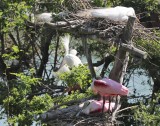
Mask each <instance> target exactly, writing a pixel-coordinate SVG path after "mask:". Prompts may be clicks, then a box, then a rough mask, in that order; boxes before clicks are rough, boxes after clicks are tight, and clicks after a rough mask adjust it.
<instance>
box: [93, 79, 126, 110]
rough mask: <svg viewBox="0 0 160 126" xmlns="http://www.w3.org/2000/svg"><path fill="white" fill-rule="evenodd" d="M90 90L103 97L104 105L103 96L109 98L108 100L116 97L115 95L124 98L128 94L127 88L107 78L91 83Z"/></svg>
mask: <svg viewBox="0 0 160 126" xmlns="http://www.w3.org/2000/svg"><path fill="white" fill-rule="evenodd" d="M91 88H92V90H93V92H95V93H98V94H100V95H101V96H103V102H104V103H105V96H109V99H110V96H117V95H124V96H125V95H127V94H128V88H127V87H125V86H123V85H122V84H120V83H118V82H116V81H114V80H112V79H109V78H103V79H100V80H93V83H92V84H91ZM104 103H103V108H102V112H103V109H104Z"/></svg>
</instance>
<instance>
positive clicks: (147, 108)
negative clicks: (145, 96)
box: [134, 93, 160, 126]
mask: <svg viewBox="0 0 160 126" xmlns="http://www.w3.org/2000/svg"><path fill="white" fill-rule="evenodd" d="M159 99H160V93H157V94H156V98H155V99H153V100H152V101H149V103H148V104H147V105H146V104H144V103H141V104H140V106H139V107H138V108H137V109H136V110H135V112H134V118H135V120H136V121H138V122H140V123H141V124H144V125H145V126H159V125H160V118H159V117H160V113H159V110H160V106H159Z"/></svg>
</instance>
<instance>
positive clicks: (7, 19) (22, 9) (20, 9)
mask: <svg viewBox="0 0 160 126" xmlns="http://www.w3.org/2000/svg"><path fill="white" fill-rule="evenodd" d="M4 4H5V7H4V8H3V11H0V21H1V23H3V29H2V31H3V32H5V33H6V32H11V31H14V29H15V28H17V27H24V21H25V20H26V19H27V18H28V16H27V15H26V13H27V9H29V6H27V5H26V2H24V1H23V2H20V3H16V2H14V3H10V2H5V3H4Z"/></svg>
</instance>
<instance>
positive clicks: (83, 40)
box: [82, 37, 96, 78]
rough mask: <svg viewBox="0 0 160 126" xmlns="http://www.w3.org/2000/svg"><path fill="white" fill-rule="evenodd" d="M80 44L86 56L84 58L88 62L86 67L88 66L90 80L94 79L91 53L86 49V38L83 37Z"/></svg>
mask: <svg viewBox="0 0 160 126" xmlns="http://www.w3.org/2000/svg"><path fill="white" fill-rule="evenodd" d="M82 43H83V47H84V52H85V55H86V58H87V61H88V66H89V69H90V72H91V75H92V78H95V77H96V73H95V71H94V68H93V64H92V58H91V52H90V50H89V48H88V45H87V38H86V37H83V39H82Z"/></svg>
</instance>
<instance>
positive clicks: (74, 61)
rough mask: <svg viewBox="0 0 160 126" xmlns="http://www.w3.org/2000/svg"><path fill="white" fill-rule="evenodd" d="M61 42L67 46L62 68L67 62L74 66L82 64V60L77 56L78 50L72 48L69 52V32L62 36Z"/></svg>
mask: <svg viewBox="0 0 160 126" xmlns="http://www.w3.org/2000/svg"><path fill="white" fill-rule="evenodd" d="M61 42H62V44H63V46H64V48H65V56H64V59H63V62H62V64H61V66H60V68H61V67H62V66H63V65H65V64H67V65H68V66H69V67H74V66H75V67H77V66H79V65H80V64H81V65H82V62H81V60H80V59H79V57H77V56H76V54H77V51H76V50H75V49H72V50H71V51H70V53H69V42H70V36H69V34H66V35H65V36H64V37H61ZM68 53H69V54H68Z"/></svg>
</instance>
